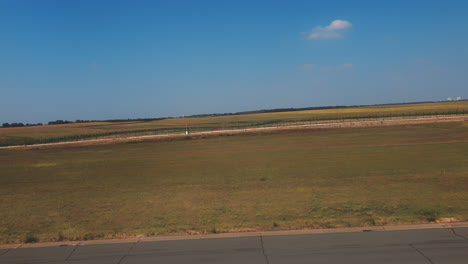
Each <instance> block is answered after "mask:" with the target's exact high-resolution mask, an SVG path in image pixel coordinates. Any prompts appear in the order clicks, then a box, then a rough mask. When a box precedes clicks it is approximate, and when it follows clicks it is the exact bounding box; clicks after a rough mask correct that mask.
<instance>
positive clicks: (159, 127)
mask: <svg viewBox="0 0 468 264" xmlns="http://www.w3.org/2000/svg"><path fill="white" fill-rule="evenodd" d="M466 113H468V102H467V101H461V102H446V103H429V104H414V105H395V106H368V107H355V108H340V109H324V110H307V111H292V112H276V113H261V114H246V115H232V116H216V117H197V118H173V119H164V120H157V121H131V122H93V123H78V124H64V125H53V126H36V127H15V128H0V146H12V145H25V144H37V143H51V142H61V141H73V140H83V139H91V138H102V137H120V136H129V135H152V134H169V133H182V132H183V131H184V130H185V127H186V125H188V126H189V127H190V128H191V130H192V131H207V130H219V129H229V128H246V127H260V126H277V125H284V124H302V123H310V122H321V121H325V120H350V119H351V120H352V119H365V118H393V117H410V116H416V117H417V116H430V115H460V114H466Z"/></svg>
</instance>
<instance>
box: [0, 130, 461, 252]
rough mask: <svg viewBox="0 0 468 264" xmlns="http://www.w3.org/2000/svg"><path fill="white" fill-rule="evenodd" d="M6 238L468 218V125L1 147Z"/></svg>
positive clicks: (2, 236)
mask: <svg viewBox="0 0 468 264" xmlns="http://www.w3.org/2000/svg"><path fill="white" fill-rule="evenodd" d="M0 201H1V202H0V243H12V242H19V241H29V242H32V241H54V240H77V239H95V238H104V237H106V238H110V237H122V236H132V235H162V234H176V233H178V234H180V233H188V234H194V233H210V232H211V233H213V232H228V231H241V230H277V229H297V228H325V227H336V226H365V225H383V224H398V223H425V222H431V221H437V220H443V218H454V219H456V220H460V221H466V220H468V203H467V202H466V201H468V124H467V123H466V122H460V123H443V124H442V123H440V124H425V125H411V126H409V125H408V126H394V127H373V128H341V129H328V130H319V131H317V130H313V131H312V130H310V131H307V130H304V131H296V132H288V133H284V132H283V133H276V134H268V135H242V136H220V137H213V138H208V139H197V140H179V141H168V142H145V143H135V144H116V145H106V146H94V147H74V148H54V149H42V150H41V149H35V150H34V149H32V150H0Z"/></svg>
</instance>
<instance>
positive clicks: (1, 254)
mask: <svg viewBox="0 0 468 264" xmlns="http://www.w3.org/2000/svg"><path fill="white" fill-rule="evenodd" d="M10 250H11V248H9V249H7V250H5V252H3V253H0V257H1V256H3V255H5V254H6V253H7V252H8V251H10Z"/></svg>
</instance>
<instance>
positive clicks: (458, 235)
mask: <svg viewBox="0 0 468 264" xmlns="http://www.w3.org/2000/svg"><path fill="white" fill-rule="evenodd" d="M450 230H452V233H453V234H454V235H456V236H457V237H461V238H463V239H465V240H468V238H466V237H464V236H462V235H460V234H457V232H455V228H453V227H451V228H450Z"/></svg>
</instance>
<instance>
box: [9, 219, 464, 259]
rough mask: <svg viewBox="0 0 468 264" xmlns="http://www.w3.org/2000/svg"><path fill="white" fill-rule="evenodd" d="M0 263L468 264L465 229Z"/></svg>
mask: <svg viewBox="0 0 468 264" xmlns="http://www.w3.org/2000/svg"><path fill="white" fill-rule="evenodd" d="M0 263H2V264H9V263H15V264H19V263H51V264H52V263H53V264H61V263H71V264H81V263H83V264H84V263H101V264H106V263H109V264H110V263H112V264H120V263H121V264H124V263H125V264H133V263H134V264H137V263H195V264H201V263H261V264H263V263H266V264H276V263H288V264H296V263H372V264H380V263H400V264H402V263H411V264H418V263H421V264H431V263H447V264H448V263H454V264H455V263H460V264H461V263H463V264H466V263H468V228H455V229H448V228H445V229H422V230H405V231H384V232H375V231H373V232H361V233H335V234H314V235H288V236H264V237H261V236H255V237H240V238H216V239H200V240H179V241H159V242H140V243H127V244H108V245H81V246H64V247H48V248H19V249H9V250H7V249H0Z"/></svg>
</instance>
